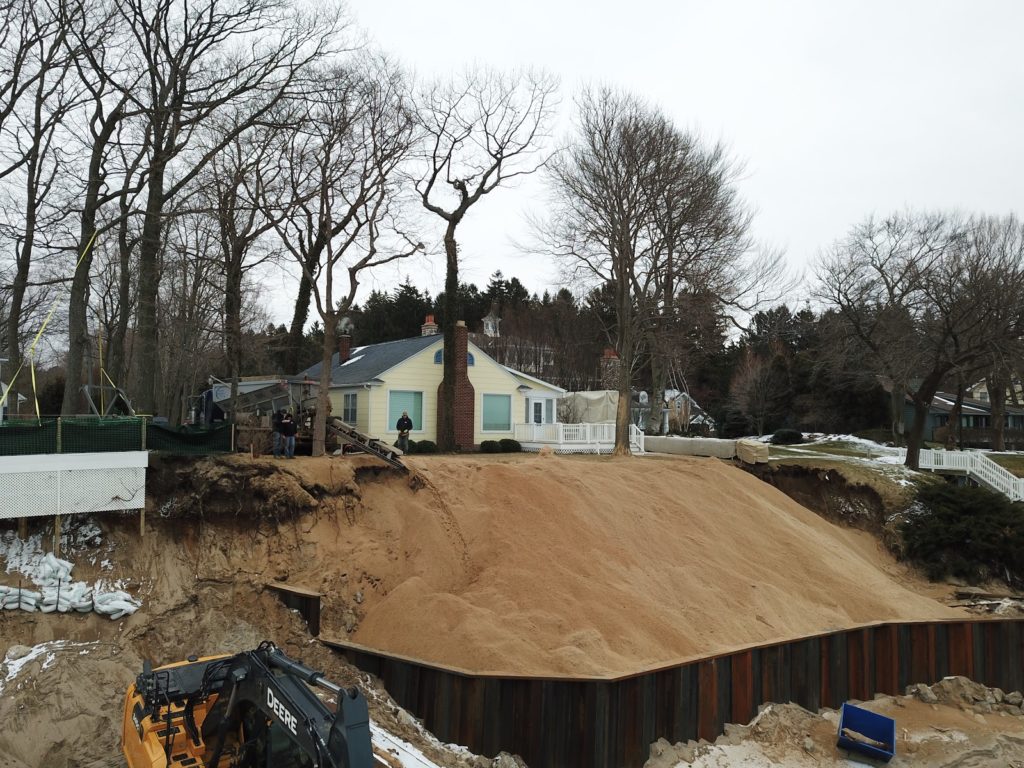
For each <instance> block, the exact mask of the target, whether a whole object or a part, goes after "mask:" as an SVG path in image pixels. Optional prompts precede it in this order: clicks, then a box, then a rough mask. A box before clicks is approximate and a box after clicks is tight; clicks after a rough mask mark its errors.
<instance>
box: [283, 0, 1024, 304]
mask: <svg viewBox="0 0 1024 768" xmlns="http://www.w3.org/2000/svg"><path fill="white" fill-rule="evenodd" d="M350 3H351V9H352V11H353V14H354V16H355V19H356V21H357V22H358V23H359V24H360V25H361V26H362V28H363V29H364V30H366V32H367V33H368V34H369V35H370V37H371V38H372V40H373V41H375V43H376V44H377V45H378V46H379V47H380V48H382V49H384V50H385V51H387V52H389V53H391V54H392V55H393V56H395V57H396V58H397V59H398V60H399V61H401V62H402V63H403V64H405V65H406V66H407V67H409V68H410V69H412V70H413V71H414V72H415V73H416V76H417V77H418V78H421V79H426V78H430V77H433V76H437V75H446V74H448V73H450V72H452V71H454V70H458V69H460V68H462V67H464V66H465V65H467V64H472V63H482V64H487V65H493V66H495V67H499V68H503V69H511V68H514V67H518V66H532V67H540V68H543V69H546V70H548V71H549V72H551V73H552V74H554V75H556V76H558V77H559V78H560V80H561V93H562V105H561V110H562V118H561V120H562V124H563V125H564V126H566V127H568V125H569V121H570V120H571V118H572V108H573V95H574V94H575V93H576V92H577V91H578V90H579V88H580V87H581V86H582V85H585V84H588V83H599V84H609V85H613V86H617V87H621V88H623V89H628V90H631V91H634V92H636V93H637V94H640V95H642V96H643V97H645V98H646V99H648V100H649V101H650V102H652V103H654V104H656V105H659V106H660V107H661V108H662V109H663V110H664V111H665V112H666V113H667V114H668V115H669V116H670V117H671V118H672V119H674V120H675V121H676V122H677V124H679V125H680V126H683V127H686V128H693V129H696V130H699V131H700V132H701V133H702V134H704V135H705V136H707V137H708V138H709V139H712V140H716V139H721V140H723V141H724V142H726V143H727V144H728V146H729V147H731V149H732V152H733V154H734V156H735V157H737V158H739V159H741V160H743V161H744V162H745V163H746V172H745V176H744V178H743V180H742V181H741V182H740V186H741V190H742V193H743V195H744V196H745V198H746V199H747V200H748V201H749V202H750V203H751V204H752V205H753V206H754V207H755V208H756V210H757V211H758V215H757V218H756V221H755V235H756V236H757V237H758V238H759V239H760V240H762V241H764V242H765V243H767V244H770V245H772V246H776V247H780V248H783V249H784V250H785V252H786V258H787V262H788V263H789V264H790V265H791V267H792V268H793V269H794V270H804V269H805V268H806V267H807V266H808V265H809V264H810V263H811V262H812V261H813V258H814V256H815V254H816V252H817V251H818V249H819V248H821V247H822V246H825V245H827V244H828V243H830V242H831V241H833V240H834V239H835V238H837V237H839V236H841V235H842V234H843V233H844V232H845V231H846V230H847V229H848V228H849V227H850V226H851V225H852V224H853V223H855V222H857V221H859V220H861V219H863V218H864V217H865V216H866V215H868V214H870V213H872V212H875V213H878V214H885V213H888V212H891V211H893V210H897V209H902V208H904V207H907V206H912V207H915V208H958V209H961V210H965V211H970V212H973V211H984V212H987V213H992V214H1005V213H1009V212H1011V211H1013V212H1018V213H1019V212H1021V210H1022V209H1024V182H1022V180H1021V178H1020V175H1021V172H1022V170H1024V55H1022V49H1021V40H1020V36H1021V32H1022V30H1024V3H1021V2H1016V1H1015V0H1005V1H1001V2H996V1H987V2H986V1H980V2H979V1H977V0H974V1H972V2H968V1H967V0H964V1H963V2H936V1H935V0H927V1H926V0H919V1H915V2H897V1H896V0H890V1H888V2H878V1H876V2H863V1H858V2H853V1H852V0H849V1H848V2H835V1H833V0H829V1H828V2H821V1H820V0H818V1H817V2H811V1H807V2H765V1H758V0H734V1H731V2H722V1H721V0H715V1H714V2H711V0H706V1H705V2H692V1H690V0H646V1H644V0H633V2H622V1H621V0H619V1H618V2H610V1H609V0H591V1H590V2H582V1H581V0H574V1H573V2H567V1H566V0H517V2H504V3H495V2H487V1H486V0H476V1H473V0H430V1H429V2H424V0H350ZM563 138H564V136H563ZM543 202H544V187H543V185H542V181H541V180H540V179H530V180H528V181H526V182H524V183H522V184H520V185H519V186H518V187H517V188H515V189H510V190H504V191H498V192H496V193H495V194H494V195H492V196H491V197H489V198H485V199H484V200H483V201H482V202H480V203H479V205H478V206H476V207H474V208H473V209H472V210H471V212H470V213H469V215H468V217H467V219H466V221H465V223H464V224H463V225H462V226H461V227H460V230H459V232H460V238H459V240H460V244H461V248H462V254H463V257H464V262H465V266H464V268H463V274H464V277H465V279H466V280H467V281H472V282H476V283H477V284H478V285H480V286H481V287H483V284H485V283H486V281H487V279H488V276H489V275H490V274H491V273H492V272H493V271H494V270H495V269H501V270H503V271H504V273H505V275H506V277H508V276H512V275H515V276H517V277H519V279H520V280H522V281H523V283H524V284H525V285H526V286H527V287H528V288H529V289H530V290H531V291H537V292H542V291H543V290H544V289H546V288H550V287H553V286H556V285H557V282H558V277H557V270H556V269H555V268H554V266H553V265H551V264H550V263H548V262H547V261H546V260H544V259H542V258H539V257H536V256H530V255H529V254H524V253H523V252H522V250H521V248H519V247H517V245H516V243H517V242H521V241H523V240H524V239H526V236H527V228H526V225H525V215H526V213H527V212H531V211H532V212H534V213H542V210H543ZM425 223H426V225H427V226H428V229H427V231H425V232H424V233H423V235H424V239H425V240H426V241H427V242H428V243H433V244H435V246H436V244H437V243H438V241H439V240H440V235H441V229H440V226H439V222H438V221H430V220H429V219H428V220H426V222H425ZM402 272H403V273H409V274H410V276H411V278H412V280H413V282H414V283H415V284H417V285H420V286H422V287H427V288H429V289H430V290H431V292H432V293H436V291H437V289H438V287H439V286H440V285H441V283H442V282H443V278H444V270H443V261H442V260H441V259H440V258H434V259H433V260H431V261H429V262H424V263H419V264H417V265H416V266H414V267H410V266H407V267H403V268H402ZM398 279H400V276H399V275H395V274H390V275H382V276H381V277H380V278H379V280H378V281H377V285H376V287H382V288H387V287H390V286H391V284H393V283H394V282H395V281H396V280H398ZM364 297H365V292H364V295H363V296H361V297H360V298H364ZM282 319H283V318H282Z"/></svg>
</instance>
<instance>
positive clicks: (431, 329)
mask: <svg viewBox="0 0 1024 768" xmlns="http://www.w3.org/2000/svg"><path fill="white" fill-rule="evenodd" d="M420 336H437V323H435V322H434V316H433V315H427V319H426V320H424V321H423V325H421V326H420Z"/></svg>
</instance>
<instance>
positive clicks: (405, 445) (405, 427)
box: [395, 411, 412, 453]
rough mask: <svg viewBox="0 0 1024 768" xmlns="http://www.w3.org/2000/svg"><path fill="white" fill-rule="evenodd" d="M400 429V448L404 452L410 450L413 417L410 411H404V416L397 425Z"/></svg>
mask: <svg viewBox="0 0 1024 768" xmlns="http://www.w3.org/2000/svg"><path fill="white" fill-rule="evenodd" d="M395 427H396V428H397V429H398V449H399V450H400V451H401V452H402V453H408V452H409V432H410V431H412V419H410V418H409V412H408V411H402V418H400V419H399V420H398V423H397V424H396V425H395Z"/></svg>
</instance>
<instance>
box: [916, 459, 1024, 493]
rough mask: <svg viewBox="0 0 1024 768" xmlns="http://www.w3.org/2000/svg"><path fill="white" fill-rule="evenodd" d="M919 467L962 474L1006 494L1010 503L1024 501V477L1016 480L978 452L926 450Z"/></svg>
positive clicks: (1011, 474) (1008, 472)
mask: <svg viewBox="0 0 1024 768" xmlns="http://www.w3.org/2000/svg"><path fill="white" fill-rule="evenodd" d="M906 455H907V451H906V449H905V448H902V449H900V456H902V457H903V458H906ZM918 466H919V467H920V468H921V469H930V470H933V471H935V472H943V471H946V472H950V471H952V472H963V473H964V474H965V475H967V476H968V477H970V478H971V479H972V480H974V481H975V482H977V483H978V484H980V485H984V486H985V487H986V488H989V489H991V490H993V491H996V492H998V493H1001V494H1003V495H1004V496H1006V497H1007V498H1009V499H1010V500H1011V501H1022V500H1024V478H1021V477H1017V476H1016V475H1014V474H1013V473H1012V472H1010V471H1009V470H1008V469H1004V468H1003V467H1001V466H999V465H998V464H996V463H995V462H994V461H992V459H990V458H989V457H988V456H986V455H985V454H983V453H979V452H977V451H935V450H931V449H928V448H923V449H921V455H920V458H919V460H918Z"/></svg>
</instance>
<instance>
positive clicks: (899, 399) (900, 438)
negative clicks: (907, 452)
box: [889, 381, 907, 445]
mask: <svg viewBox="0 0 1024 768" xmlns="http://www.w3.org/2000/svg"><path fill="white" fill-rule="evenodd" d="M906 404H907V399H906V389H905V388H904V387H903V385H902V384H897V383H896V382H895V381H893V383H892V389H891V390H890V392H889V410H890V414H891V416H892V442H893V445H903V442H904V430H905V427H904V422H903V412H904V409H905V408H906Z"/></svg>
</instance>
